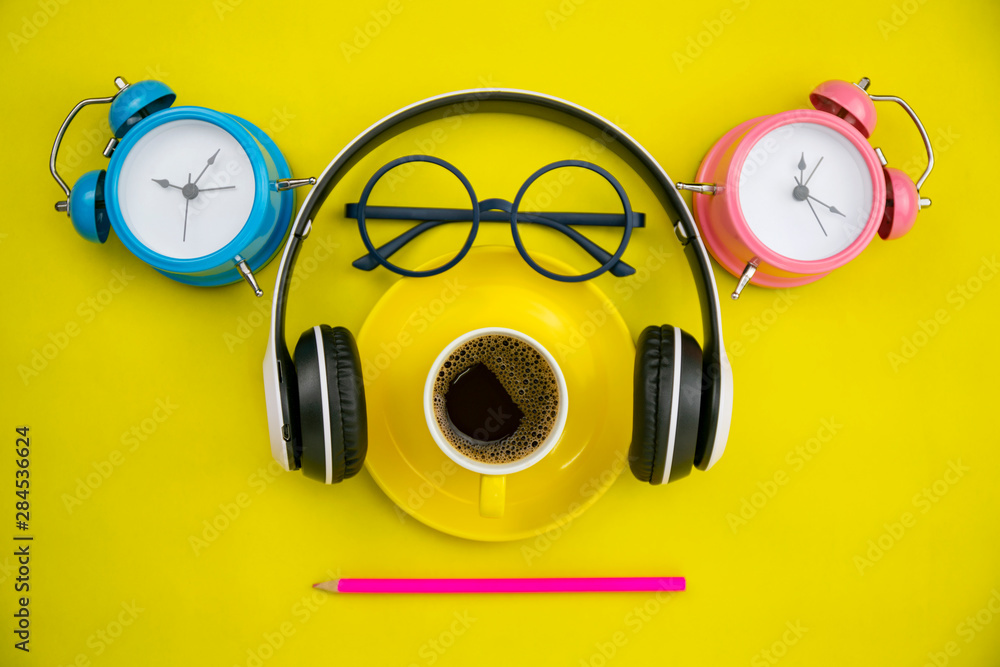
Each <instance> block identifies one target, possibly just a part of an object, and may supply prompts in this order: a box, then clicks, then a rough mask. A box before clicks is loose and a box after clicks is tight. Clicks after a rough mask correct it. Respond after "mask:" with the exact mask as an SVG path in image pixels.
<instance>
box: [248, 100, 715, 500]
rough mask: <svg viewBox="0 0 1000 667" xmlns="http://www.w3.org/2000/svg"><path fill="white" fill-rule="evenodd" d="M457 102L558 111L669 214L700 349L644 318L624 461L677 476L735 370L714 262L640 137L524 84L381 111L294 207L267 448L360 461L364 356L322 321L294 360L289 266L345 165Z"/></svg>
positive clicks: (298, 463) (332, 464)
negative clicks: (690, 290)
mask: <svg viewBox="0 0 1000 667" xmlns="http://www.w3.org/2000/svg"><path fill="white" fill-rule="evenodd" d="M456 113H462V114H471V113H516V114H521V115H527V116H533V117H538V118H542V119H545V120H550V121H554V122H557V123H561V124H563V125H566V126H569V127H571V128H572V129H574V130H577V131H579V132H581V133H583V134H585V135H587V136H590V137H593V138H595V139H598V138H599V139H600V140H601V141H602V142H605V143H606V144H607V145H608V147H609V148H611V150H613V151H614V152H615V153H616V154H617V155H619V156H620V157H621V158H622V159H624V160H626V161H627V162H628V163H629V165H630V166H631V167H632V168H633V169H634V170H636V172H638V173H640V175H642V177H643V179H644V180H645V182H646V184H647V185H648V186H649V187H650V188H651V189H652V190H653V191H654V192H655V193H656V195H657V198H658V199H659V201H660V204H661V205H662V206H663V207H664V208H665V209H666V210H667V211H668V212H671V211H672V212H673V213H674V214H676V221H675V222H674V232H675V234H676V235H677V238H678V240H679V241H680V243H681V245H682V246H683V248H684V255H685V257H687V260H688V264H689V266H690V268H691V272H692V274H693V275H694V280H695V284H696V287H697V290H698V297H699V301H700V304H701V312H702V324H703V328H704V341H705V349H704V351H702V349H701V348H700V347H699V346H698V343H697V342H696V341H695V339H694V338H693V337H691V336H690V335H689V334H687V333H686V332H684V331H681V330H680V329H679V328H677V327H674V326H669V325H663V326H650V327H647V328H646V329H645V330H644V331H643V332H642V334H641V335H640V336H639V340H638V343H637V353H636V360H635V389H634V394H633V412H634V413H633V430H632V444H631V447H630V450H629V466H630V467H631V469H632V473H633V474H634V475H635V477H636V478H637V479H639V481H642V482H649V483H651V484H662V483H665V482H673V481H675V480H678V479H680V478H682V477H685V476H687V475H688V474H689V473H690V472H691V469H692V467H696V468H698V469H699V470H708V469H709V468H711V467H712V466H713V465H715V463H716V462H718V460H719V458H720V457H721V456H722V453H723V451H724V450H725V447H726V440H727V438H728V436H729V426H730V420H731V417H732V409H733V376H732V369H731V368H730V365H729V360H728V359H727V357H726V352H725V348H724V346H723V343H722V313H721V310H720V307H719V297H718V293H717V292H716V287H715V277H714V275H713V273H712V267H711V261H710V260H709V257H708V253H707V251H706V250H705V246H704V244H703V243H702V240H701V237H700V235H699V233H698V229H697V227H696V226H695V223H694V219H693V218H692V217H691V212H690V211H689V210H688V208H687V205H686V204H685V203H684V200H683V199H682V198H681V197H680V194H679V193H678V191H677V189H676V188H675V186H674V184H673V183H674V182H673V181H672V180H671V179H670V178H669V177H668V176H667V174H666V172H664V171H663V168H662V167H661V166H660V165H659V164H658V163H657V162H656V160H655V159H654V158H653V156H652V155H650V154H649V152H648V151H646V149H644V148H643V147H642V146H641V145H639V143H638V142H636V141H635V139H633V138H632V137H630V136H629V135H628V134H626V133H625V132H624V131H623V130H622V129H621V128H619V127H617V126H616V125H614V124H613V123H611V122H609V121H608V120H606V119H604V118H602V117H601V116H598V115H597V114H594V113H593V112H591V111H588V110H587V109H585V108H583V107H580V106H577V105H576V104H573V103H571V102H567V101H565V100H561V99H558V98H555V97H551V96H548V95H543V94H540V93H534V92H529V91H523V90H511V89H505V88H487V89H479V90H466V91H459V92H454V93H447V94H444V95H439V96H436V97H431V98H428V99H426V100H423V101H421V102H417V103H415V104H411V105H410V106H407V107H404V108H402V109H400V110H399V111H396V112H395V113H392V114H390V115H389V116H386V117H385V118H383V119H382V120H380V121H379V122H377V123H375V124H374V125H372V126H371V127H370V128H368V129H367V130H365V131H364V132H362V133H361V134H360V135H358V136H357V137H356V138H355V139H353V140H352V141H351V142H350V143H349V144H348V145H347V146H346V147H345V148H344V149H343V150H341V151H340V153H339V154H337V156H336V157H335V158H334V159H333V161H332V162H331V163H330V164H329V165H328V166H327V167H326V169H325V170H324V171H323V174H322V175H321V176H320V177H319V181H318V183H317V184H316V186H315V187H314V188H313V189H312V190H311V191H310V192H309V195H308V196H307V197H306V199H305V201H304V202H303V203H302V207H301V208H300V209H299V212H298V215H297V216H296V218H295V222H294V223H293V225H292V232H291V234H290V235H289V237H288V241H287V242H286V244H285V248H284V250H283V252H282V255H281V263H280V265H279V266H278V275H277V278H276V280H275V288H274V294H275V297H274V302H273V304H272V306H271V327H270V335H269V337H268V341H267V350H266V352H265V354H264V396H265V399H266V402H267V424H268V431H269V434H270V440H271V454H272V456H274V459H275V460H276V461H277V462H278V463H280V464H281V466H282V467H283V468H285V469H286V470H295V469H299V468H301V469H302V472H303V473H304V474H305V475H306V477H311V478H313V479H317V480H319V481H322V482H325V483H327V484H334V483H337V482H340V481H343V480H344V479H346V478H348V477H351V476H353V475H355V474H357V472H358V471H359V470H360V469H361V466H362V464H363V463H364V458H365V454H366V453H367V449H368V429H367V415H366V410H365V394H364V383H363V381H362V372H361V361H360V358H359V356H358V348H357V345H356V343H355V342H354V336H352V335H351V332H350V331H348V330H347V329H345V328H343V327H329V326H327V325H325V324H323V325H319V326H316V327H313V328H312V329H309V330H308V331H306V332H305V333H303V334H302V336H301V337H299V340H298V342H297V343H296V345H295V355H294V361H293V356H292V355H290V354H289V352H288V347H287V345H286V344H285V309H286V305H287V303H288V291H289V286H290V284H291V277H292V268H293V266H294V265H295V259H296V257H297V256H298V254H299V252H300V250H301V248H302V244H303V242H304V241H305V240H306V238H308V236H309V232H310V231H311V229H312V221H313V219H314V217H315V216H316V214H317V212H318V211H319V209H320V207H321V206H322V205H323V202H324V201H325V200H326V198H327V196H328V195H329V194H330V192H332V191H333V189H334V187H336V185H337V183H339V182H340V180H341V179H342V178H343V176H344V175H345V174H346V173H347V172H348V171H349V170H350V169H351V168H352V167H353V166H354V165H355V164H357V163H358V161H359V160H361V159H362V158H363V157H364V156H366V155H367V154H369V153H370V152H371V151H373V150H374V149H375V148H376V147H378V146H379V145H381V144H382V143H384V142H385V141H387V140H389V139H391V138H392V137H394V136H396V135H398V134H400V133H402V132H404V131H406V130H408V129H411V128H413V127H416V126H418V125H421V124H423V123H427V122H431V121H434V120H440V119H442V118H447V117H450V116H453V115H455V114H456Z"/></svg>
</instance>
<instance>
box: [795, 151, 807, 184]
mask: <svg viewBox="0 0 1000 667" xmlns="http://www.w3.org/2000/svg"><path fill="white" fill-rule="evenodd" d="M805 177H806V154H805V152H803V153H802V157H800V158H799V177H798V178H797V179H795V182H796V183H798V184H799V185H802V179H803V178H805Z"/></svg>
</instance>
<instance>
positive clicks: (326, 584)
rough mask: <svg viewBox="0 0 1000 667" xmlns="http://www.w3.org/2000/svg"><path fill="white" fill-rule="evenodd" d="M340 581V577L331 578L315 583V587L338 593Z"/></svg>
mask: <svg viewBox="0 0 1000 667" xmlns="http://www.w3.org/2000/svg"><path fill="white" fill-rule="evenodd" d="M339 583H340V579H331V580H330V581H321V582H319V583H318V584H313V588H319V589H322V590H324V591H330V592H331V593H337V592H338V591H337V584H339Z"/></svg>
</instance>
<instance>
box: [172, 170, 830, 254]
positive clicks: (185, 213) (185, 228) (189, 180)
mask: <svg viewBox="0 0 1000 667" xmlns="http://www.w3.org/2000/svg"><path fill="white" fill-rule="evenodd" d="M190 182H191V174H188V183H190ZM190 205H191V200H190V199H188V198H187V197H185V198H184V235H183V236H182V237H181V243H184V242H186V241H187V235H188V207H189V206H190ZM817 220H818V218H817Z"/></svg>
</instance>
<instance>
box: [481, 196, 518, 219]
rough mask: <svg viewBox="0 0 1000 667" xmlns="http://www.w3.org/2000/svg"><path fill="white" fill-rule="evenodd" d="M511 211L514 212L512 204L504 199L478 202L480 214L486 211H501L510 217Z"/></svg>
mask: <svg viewBox="0 0 1000 667" xmlns="http://www.w3.org/2000/svg"><path fill="white" fill-rule="evenodd" d="M512 210H514V204H513V202H509V201H507V200H506V199H500V198H499V197H494V198H493V199H484V200H483V201H481V202H479V212H480V213H486V212H487V211H503V212H504V213H506V214H507V215H510V212H511V211H512Z"/></svg>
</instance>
